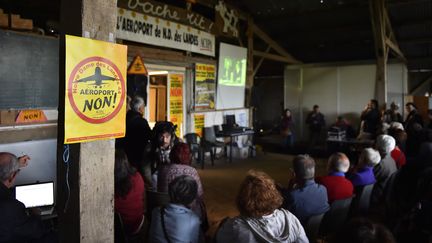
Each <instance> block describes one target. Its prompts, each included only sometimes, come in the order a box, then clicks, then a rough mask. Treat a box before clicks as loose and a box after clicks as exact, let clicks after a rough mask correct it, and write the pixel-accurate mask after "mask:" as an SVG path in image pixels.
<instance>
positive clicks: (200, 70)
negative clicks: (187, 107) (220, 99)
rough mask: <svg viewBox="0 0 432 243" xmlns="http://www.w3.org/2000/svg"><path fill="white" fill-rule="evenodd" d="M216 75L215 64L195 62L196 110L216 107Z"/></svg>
mask: <svg viewBox="0 0 432 243" xmlns="http://www.w3.org/2000/svg"><path fill="white" fill-rule="evenodd" d="M215 77H216V67H215V65H212V64H200V63H197V64H195V110H197V111H199V110H212V109H214V108H215V90H216V82H215Z"/></svg>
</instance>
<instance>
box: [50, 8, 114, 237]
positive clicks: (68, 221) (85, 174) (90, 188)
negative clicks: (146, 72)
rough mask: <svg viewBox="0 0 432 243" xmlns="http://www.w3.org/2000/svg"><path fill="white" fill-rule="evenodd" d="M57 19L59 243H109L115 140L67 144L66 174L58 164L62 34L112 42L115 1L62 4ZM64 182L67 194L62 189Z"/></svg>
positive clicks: (61, 125) (62, 91) (61, 131)
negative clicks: (58, 35) (58, 71)
mask: <svg viewBox="0 0 432 243" xmlns="http://www.w3.org/2000/svg"><path fill="white" fill-rule="evenodd" d="M60 16H61V17H60V18H61V26H62V28H61V29H62V31H64V32H63V33H62V37H61V43H60V67H59V69H60V81H59V82H60V86H59V87H60V94H59V95H60V96H59V120H58V121H59V122H58V123H59V124H58V160H59V162H58V165H57V185H58V186H57V187H58V190H57V191H58V195H57V209H58V214H59V231H60V232H59V237H60V242H114V214H113V212H114V150H115V146H114V140H113V139H111V140H104V141H96V142H88V143H81V144H74V145H70V157H69V170H67V166H66V164H65V163H64V162H63V161H62V160H63V159H62V155H63V151H64V148H63V139H64V95H65V88H64V86H65V39H64V34H70V35H77V36H85V35H88V36H89V37H90V38H92V39H97V40H104V41H108V40H109V39H110V38H111V39H112V40H114V33H115V27H116V21H117V1H116V0H63V1H62V3H61V14H60ZM87 33H88V34H87ZM67 172H68V173H67ZM66 174H67V176H66ZM67 177H68V180H67V179H66V178H67ZM67 181H68V182H69V187H70V190H69V189H68V187H67V186H66V182H67Z"/></svg>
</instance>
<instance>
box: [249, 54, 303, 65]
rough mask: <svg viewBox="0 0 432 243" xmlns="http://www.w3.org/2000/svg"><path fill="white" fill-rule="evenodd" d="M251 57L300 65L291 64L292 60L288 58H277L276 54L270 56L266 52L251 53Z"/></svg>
mask: <svg viewBox="0 0 432 243" xmlns="http://www.w3.org/2000/svg"><path fill="white" fill-rule="evenodd" d="M253 55H254V56H258V57H264V58H266V59H270V60H273V61H279V62H285V63H288V64H300V63H299V62H293V60H291V59H290V58H288V57H284V56H279V55H276V54H271V53H267V52H263V51H253Z"/></svg>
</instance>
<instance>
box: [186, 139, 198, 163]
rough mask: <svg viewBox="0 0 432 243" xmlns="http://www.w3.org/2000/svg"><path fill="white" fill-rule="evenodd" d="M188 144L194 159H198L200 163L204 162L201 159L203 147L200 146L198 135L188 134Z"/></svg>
mask: <svg viewBox="0 0 432 243" xmlns="http://www.w3.org/2000/svg"><path fill="white" fill-rule="evenodd" d="M184 138H185V140H186V143H187V144H188V145H189V149H190V151H191V153H192V156H193V158H197V159H196V161H197V162H198V163H201V162H202V158H201V146H200V144H199V139H198V138H199V135H198V134H197V133H188V134H186V135H185V136H184Z"/></svg>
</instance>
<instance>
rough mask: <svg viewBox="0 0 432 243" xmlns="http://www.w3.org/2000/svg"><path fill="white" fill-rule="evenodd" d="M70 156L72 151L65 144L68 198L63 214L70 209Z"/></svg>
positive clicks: (64, 160) (64, 157)
mask: <svg viewBox="0 0 432 243" xmlns="http://www.w3.org/2000/svg"><path fill="white" fill-rule="evenodd" d="M69 155H70V151H69V145H68V144H65V145H63V162H64V163H65V165H66V188H67V197H66V202H65V206H64V209H63V212H64V213H66V211H67V209H68V207H69V199H70V184H69V166H70V165H69V164H70V163H69Z"/></svg>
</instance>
